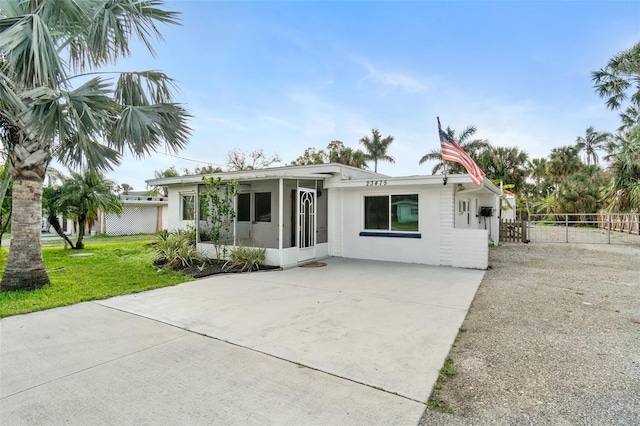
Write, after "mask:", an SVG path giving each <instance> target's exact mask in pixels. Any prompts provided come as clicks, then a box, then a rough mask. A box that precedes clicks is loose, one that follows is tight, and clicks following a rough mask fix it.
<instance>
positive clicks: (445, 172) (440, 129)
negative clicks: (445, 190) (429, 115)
mask: <svg viewBox="0 0 640 426" xmlns="http://www.w3.org/2000/svg"><path fill="white" fill-rule="evenodd" d="M436 118H437V119H438V140H440V132H441V131H442V127H440V117H439V116H438V117H436ZM440 152H442V147H440ZM442 164H443V167H444V177H443V178H442V184H443V185H446V184H447V181H448V180H449V178H448V177H447V162H446V160H445V159H444V158H443V159H442Z"/></svg>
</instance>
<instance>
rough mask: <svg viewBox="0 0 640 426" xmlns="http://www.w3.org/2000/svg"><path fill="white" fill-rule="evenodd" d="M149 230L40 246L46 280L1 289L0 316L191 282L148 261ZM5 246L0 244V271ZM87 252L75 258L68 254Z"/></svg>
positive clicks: (3, 259) (4, 254)
mask: <svg viewBox="0 0 640 426" xmlns="http://www.w3.org/2000/svg"><path fill="white" fill-rule="evenodd" d="M152 241H153V235H130V236H125V237H108V236H94V237H91V238H87V240H86V248H85V249H84V250H78V251H76V250H65V248H64V243H63V242H62V240H59V241H57V244H54V243H53V242H52V241H49V242H48V244H52V245H53V246H48V247H43V249H42V253H43V256H44V263H45V267H46V268H47V271H48V273H49V278H50V279H51V284H50V285H48V286H45V287H43V288H41V289H38V290H35V291H17V292H9V293H0V318H2V317H7V316H11V315H18V314H25V313H29V312H34V311H41V310H44V309H50V308H56V307H59V306H66V305H72V304H75V303H79V302H85V301H89V300H98V299H105V298H108V297H113V296H119V295H123V294H130V293H138V292H141V291H145V290H151V289H154V288H160V287H167V286H172V285H176V284H180V283H183V282H186V281H191V280H192V279H193V278H191V277H187V276H184V275H183V274H182V273H180V272H170V271H158V270H157V269H156V268H154V267H153V266H151V259H152V257H153V250H152V248H151V247H150V245H149V244H150V243H151V242H152ZM8 253H9V252H8V250H7V249H6V248H2V249H0V272H4V268H5V264H6V261H7V256H8ZM80 253H82V254H90V256H82V257H75V256H71V255H73V254H80Z"/></svg>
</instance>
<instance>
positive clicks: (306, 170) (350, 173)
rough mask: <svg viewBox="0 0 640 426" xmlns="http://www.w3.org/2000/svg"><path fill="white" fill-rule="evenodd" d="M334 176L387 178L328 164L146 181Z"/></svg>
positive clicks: (155, 183)
mask: <svg viewBox="0 0 640 426" xmlns="http://www.w3.org/2000/svg"><path fill="white" fill-rule="evenodd" d="M332 176H338V177H339V178H341V179H353V178H364V177H368V178H369V179H371V178H384V177H387V176H385V175H383V174H380V173H375V172H371V171H368V170H363V169H358V168H356V167H351V166H345V165H344V164H336V163H328V164H311V165H306V166H285V167H273V168H269V169H258V170H242V171H235V172H224V173H212V174H206V175H191V176H177V177H170V178H161V179H149V180H147V181H146V183H147V184H148V185H151V186H171V185H189V184H198V183H201V182H202V179H203V178H205V177H213V178H218V177H219V178H220V179H222V181H225V182H230V181H234V180H236V181H238V182H247V181H260V180H268V179H327V178H329V177H332Z"/></svg>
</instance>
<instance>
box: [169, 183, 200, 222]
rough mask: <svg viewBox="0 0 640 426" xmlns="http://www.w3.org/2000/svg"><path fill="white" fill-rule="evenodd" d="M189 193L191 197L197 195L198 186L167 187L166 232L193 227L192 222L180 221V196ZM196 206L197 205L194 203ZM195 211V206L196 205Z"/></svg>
mask: <svg viewBox="0 0 640 426" xmlns="http://www.w3.org/2000/svg"><path fill="white" fill-rule="evenodd" d="M188 193H191V194H193V195H196V196H197V194H198V185H197V184H194V185H184V186H180V187H169V192H168V194H169V206H168V208H167V221H166V224H167V230H169V231H173V230H176V229H187V226H188V225H191V226H195V224H196V223H195V221H193V220H182V214H181V209H182V200H181V199H180V195H181V194H188ZM196 204H197V203H196ZM196 209H197V205H196Z"/></svg>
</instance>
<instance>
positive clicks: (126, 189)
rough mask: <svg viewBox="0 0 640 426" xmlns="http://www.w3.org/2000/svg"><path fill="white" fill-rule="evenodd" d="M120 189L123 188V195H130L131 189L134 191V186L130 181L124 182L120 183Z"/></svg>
mask: <svg viewBox="0 0 640 426" xmlns="http://www.w3.org/2000/svg"><path fill="white" fill-rule="evenodd" d="M120 189H121V190H122V194H123V195H129V191H133V186H131V185H129V184H128V183H123V184H121V185H120Z"/></svg>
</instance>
